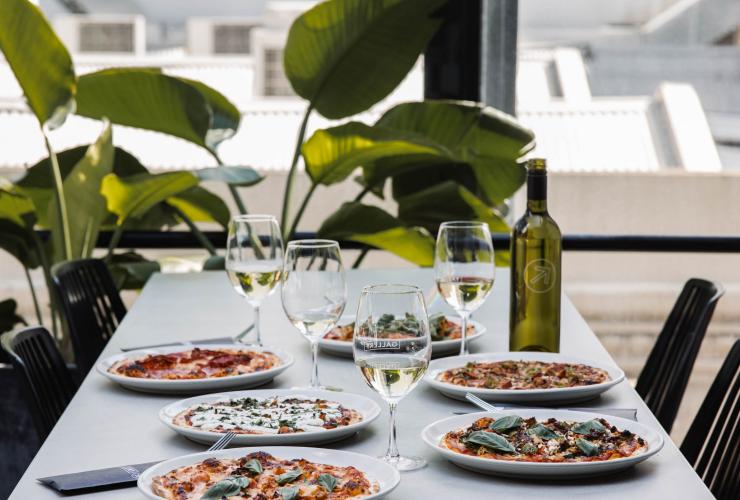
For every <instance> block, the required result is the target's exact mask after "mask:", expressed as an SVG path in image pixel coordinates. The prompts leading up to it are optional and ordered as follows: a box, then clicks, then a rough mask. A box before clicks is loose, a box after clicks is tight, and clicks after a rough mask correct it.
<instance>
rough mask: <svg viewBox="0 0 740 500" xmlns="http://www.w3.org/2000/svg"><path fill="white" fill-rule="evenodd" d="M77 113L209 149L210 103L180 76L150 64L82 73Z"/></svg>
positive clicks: (79, 82)
mask: <svg viewBox="0 0 740 500" xmlns="http://www.w3.org/2000/svg"><path fill="white" fill-rule="evenodd" d="M77 113H78V114H80V115H83V116H87V117H90V118H96V119H102V118H103V117H106V118H108V119H109V120H110V121H112V122H113V123H117V124H120V125H127V126H130V127H137V128H143V129H147V130H154V131H157V132H163V133H165V134H170V135H174V136H176V137H180V138H182V139H185V140H187V141H190V142H192V143H194V144H197V145H199V146H202V147H204V148H208V145H207V135H208V132H209V130H210V126H211V119H212V113H211V107H210V105H209V103H208V100H207V99H206V97H204V95H203V94H202V93H201V92H200V91H199V90H198V89H197V88H195V87H194V86H193V85H191V84H189V83H187V82H185V81H183V80H182V79H179V78H175V77H172V76H167V75H164V74H162V73H161V72H159V71H157V70H155V69H150V68H113V69H104V70H101V71H96V72H95V73H89V74H87V75H82V76H81V77H80V78H79V81H78V91H77Z"/></svg>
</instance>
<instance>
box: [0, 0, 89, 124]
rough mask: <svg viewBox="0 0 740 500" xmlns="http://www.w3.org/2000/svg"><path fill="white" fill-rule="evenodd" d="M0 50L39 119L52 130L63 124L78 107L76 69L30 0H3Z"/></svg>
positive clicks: (0, 5)
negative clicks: (76, 105)
mask: <svg viewBox="0 0 740 500" xmlns="http://www.w3.org/2000/svg"><path fill="white" fill-rule="evenodd" d="M0 50H2V52H3V54H5V59H7V61H8V64H9V65H10V68H11V69H12V70H13V73H14V74H15V77H16V78H17V79H18V83H19V84H20V86H21V88H22V89H23V93H24V94H25V96H26V99H27V100H28V105H29V107H30V108H31V110H32V111H33V113H34V114H35V115H36V118H38V120H39V123H40V124H41V125H42V126H46V127H48V128H49V129H52V130H53V129H54V128H56V127H58V126H60V125H62V124H63V123H64V120H65V119H66V118H67V115H68V114H69V113H70V112H72V111H73V110H74V107H75V101H74V98H75V91H76V84H75V71H74V67H73V65H72V59H71V58H70V56H69V52H67V49H66V48H65V47H64V45H63V44H62V42H61V41H60V40H59V38H57V36H56V34H55V33H54V31H53V30H52V28H51V26H50V25H49V23H48V21H47V20H46V18H45V17H44V15H43V14H42V13H41V11H40V10H39V8H38V7H36V6H35V5H33V4H32V3H31V2H29V1H28V0H2V1H1V2H0Z"/></svg>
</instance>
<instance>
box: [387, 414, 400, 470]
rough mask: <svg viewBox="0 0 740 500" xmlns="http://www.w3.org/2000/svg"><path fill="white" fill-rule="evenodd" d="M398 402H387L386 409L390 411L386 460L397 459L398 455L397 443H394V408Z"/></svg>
mask: <svg viewBox="0 0 740 500" xmlns="http://www.w3.org/2000/svg"><path fill="white" fill-rule="evenodd" d="M397 407H398V403H396V402H389V403H388V411H389V413H390V419H389V421H388V422H389V425H388V426H389V428H390V434H389V436H388V451H386V452H385V459H386V460H398V458H399V457H400V455H399V453H398V445H396V408H397Z"/></svg>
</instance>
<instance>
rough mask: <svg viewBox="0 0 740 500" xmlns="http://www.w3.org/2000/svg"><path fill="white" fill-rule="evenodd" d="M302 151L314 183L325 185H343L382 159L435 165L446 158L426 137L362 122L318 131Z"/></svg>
mask: <svg viewBox="0 0 740 500" xmlns="http://www.w3.org/2000/svg"><path fill="white" fill-rule="evenodd" d="M301 152H302V154H303V159H304V161H305V163H306V171H307V172H308V175H309V176H310V177H311V181H312V182H313V183H314V184H324V185H329V184H335V183H337V182H342V181H343V180H345V179H346V178H347V177H348V176H349V175H350V174H351V173H352V172H353V171H354V170H355V169H356V168H358V167H361V166H364V165H369V164H373V162H374V161H376V160H379V159H382V158H392V159H394V161H395V162H397V164H401V163H402V162H403V161H404V160H405V161H408V162H412V161H413V162H419V161H427V162H429V163H432V162H434V161H438V160H442V159H443V158H444V155H445V152H444V151H442V150H441V149H437V148H435V145H433V144H427V141H425V140H424V138H422V137H412V136H405V135H404V134H400V133H398V132H395V131H393V130H387V129H383V128H381V127H370V126H368V125H365V124H364V123H359V122H349V123H346V124H344V125H340V126H338V127H332V128H328V129H325V130H317V131H316V132H315V133H314V134H313V135H312V136H311V137H310V138H309V139H308V141H306V142H305V143H304V144H303V146H302V148H301Z"/></svg>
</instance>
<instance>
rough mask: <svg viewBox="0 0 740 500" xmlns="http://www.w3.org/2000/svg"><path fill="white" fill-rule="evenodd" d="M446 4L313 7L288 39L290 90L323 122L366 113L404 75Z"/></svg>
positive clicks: (370, 1) (369, 2)
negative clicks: (315, 112)
mask: <svg viewBox="0 0 740 500" xmlns="http://www.w3.org/2000/svg"><path fill="white" fill-rule="evenodd" d="M445 1H446V0H366V1H362V2H358V1H357V0H331V1H328V2H321V3H319V4H317V5H316V6H314V7H313V8H311V9H309V10H308V11H306V12H304V13H303V14H302V15H301V16H300V17H298V18H297V19H296V20H295V21H294V22H293V25H292V26H291V28H290V32H289V33H288V40H287V42H286V44H285V52H284V66H285V74H286V76H287V77H288V80H290V83H291V85H292V86H293V90H295V92H296V94H298V95H299V96H301V97H303V98H304V99H307V100H308V101H310V102H311V105H312V106H313V108H314V109H316V110H317V111H318V112H319V113H321V114H322V115H324V116H325V117H327V118H344V117H347V116H351V115H354V114H356V113H359V112H361V111H365V110H366V109H368V108H369V107H370V106H372V105H373V104H375V103H377V102H378V101H380V100H381V99H383V98H384V97H385V96H387V95H388V94H390V93H391V91H393V89H395V88H396V86H397V85H398V84H399V83H401V81H402V80H403V79H404V77H405V76H406V75H407V74H408V72H409V70H410V69H411V68H412V67H413V65H414V63H416V60H417V59H418V57H419V55H420V54H421V52H422V51H423V50H424V47H425V46H426V44H427V42H428V41H429V39H430V38H431V37H432V36H433V35H434V33H435V32H436V31H437V29H438V28H439V25H440V23H441V20H440V19H438V18H435V17H434V15H433V14H434V12H435V11H436V10H437V9H438V8H439V7H440V6H441V5H443V4H444V3H445ZM410 22H413V26H410V25H409V23H410Z"/></svg>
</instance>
